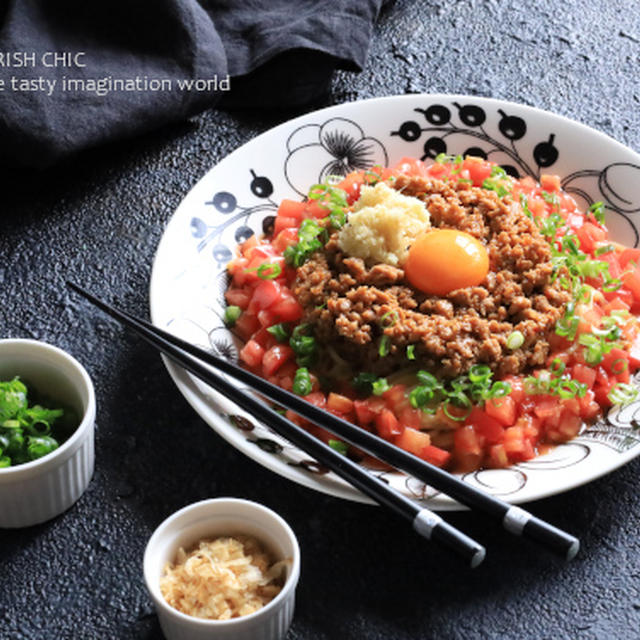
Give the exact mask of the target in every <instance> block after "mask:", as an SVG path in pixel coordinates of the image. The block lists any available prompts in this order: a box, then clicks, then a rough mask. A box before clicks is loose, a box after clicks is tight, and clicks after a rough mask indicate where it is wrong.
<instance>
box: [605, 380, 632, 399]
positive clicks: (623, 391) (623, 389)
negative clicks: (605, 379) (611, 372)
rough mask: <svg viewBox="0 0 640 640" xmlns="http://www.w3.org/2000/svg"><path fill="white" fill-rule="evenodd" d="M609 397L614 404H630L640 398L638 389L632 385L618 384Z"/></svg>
mask: <svg viewBox="0 0 640 640" xmlns="http://www.w3.org/2000/svg"><path fill="white" fill-rule="evenodd" d="M607 397H608V398H609V400H610V401H611V403H612V404H619V405H626V404H630V403H631V402H633V401H634V400H636V399H637V398H638V389H636V387H633V386H632V385H630V384H626V383H624V382H618V384H616V385H615V386H614V387H613V389H611V391H609V393H608V394H607Z"/></svg>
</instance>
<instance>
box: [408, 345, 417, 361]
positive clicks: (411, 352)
mask: <svg viewBox="0 0 640 640" xmlns="http://www.w3.org/2000/svg"><path fill="white" fill-rule="evenodd" d="M415 359H416V345H415V344H410V345H408V346H407V360H415Z"/></svg>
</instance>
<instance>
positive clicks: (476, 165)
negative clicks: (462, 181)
mask: <svg viewBox="0 0 640 640" xmlns="http://www.w3.org/2000/svg"><path fill="white" fill-rule="evenodd" d="M463 167H464V168H465V169H466V170H467V171H468V172H469V179H470V180H473V184H474V186H476V187H481V186H482V183H483V182H484V181H485V180H486V179H487V178H488V177H489V176H490V175H491V168H492V167H491V163H490V162H486V161H484V160H482V159H480V158H465V160H464V163H463Z"/></svg>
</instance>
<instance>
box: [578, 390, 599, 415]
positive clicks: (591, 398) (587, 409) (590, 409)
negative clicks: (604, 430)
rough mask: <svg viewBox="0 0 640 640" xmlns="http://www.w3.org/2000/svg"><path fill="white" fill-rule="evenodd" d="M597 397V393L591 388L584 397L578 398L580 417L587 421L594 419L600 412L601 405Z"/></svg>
mask: <svg viewBox="0 0 640 640" xmlns="http://www.w3.org/2000/svg"><path fill="white" fill-rule="evenodd" d="M595 397H596V396H595V393H594V392H593V391H592V390H591V389H589V390H588V391H587V393H586V394H585V395H584V396H583V397H582V398H579V399H578V402H579V403H580V417H581V418H582V419H583V420H586V421H587V422H589V421H591V420H593V419H594V418H595V417H596V416H597V415H598V414H599V413H600V405H599V404H598V403H597V402H596V400H595Z"/></svg>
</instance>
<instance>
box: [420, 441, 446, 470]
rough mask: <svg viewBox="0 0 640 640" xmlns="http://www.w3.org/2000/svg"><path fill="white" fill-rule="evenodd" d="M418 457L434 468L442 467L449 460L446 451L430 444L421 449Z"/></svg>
mask: <svg viewBox="0 0 640 640" xmlns="http://www.w3.org/2000/svg"><path fill="white" fill-rule="evenodd" d="M419 456H420V457H421V458H422V459H423V460H426V461H427V462H430V463H431V464H433V465H435V466H436V467H444V466H445V465H446V464H447V463H448V462H449V460H450V459H451V454H450V453H449V452H448V451H445V450H444V449H440V447H434V446H433V445H432V444H428V445H426V446H424V447H422V450H421V451H420V454H419Z"/></svg>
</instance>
